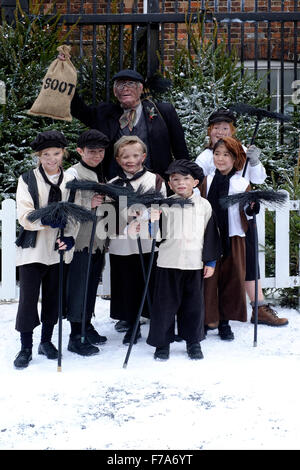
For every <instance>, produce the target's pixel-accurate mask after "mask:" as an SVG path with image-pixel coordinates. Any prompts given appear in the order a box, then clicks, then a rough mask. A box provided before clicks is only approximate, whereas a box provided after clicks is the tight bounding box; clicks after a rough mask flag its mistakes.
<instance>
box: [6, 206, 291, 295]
mask: <svg viewBox="0 0 300 470" xmlns="http://www.w3.org/2000/svg"><path fill="white" fill-rule="evenodd" d="M268 210H270V209H268ZM299 210H300V202H299V201H290V200H288V201H287V202H286V204H285V205H284V206H283V207H280V208H277V209H276V215H275V227H276V229H275V230H276V235H275V249H276V252H275V277H267V278H266V277H265V253H264V250H263V247H264V246H265V210H264V208H263V207H262V209H261V211H260V213H259V215H258V217H257V226H258V240H259V245H260V253H259V266H260V275H261V276H260V277H261V282H262V286H263V287H274V288H280V287H281V288H285V287H296V286H300V276H290V269H289V265H290V253H289V250H290V242H289V227H290V211H299ZM0 220H1V221H2V229H1V231H2V237H1V240H2V244H1V245H2V261H1V279H2V283H1V284H0V301H11V300H17V299H18V296H19V289H18V286H17V283H16V250H15V248H16V246H15V239H16V204H15V201H14V200H12V199H6V200H4V201H3V202H2V209H1V211H0ZM106 266H107V267H106V271H107V273H109V264H107V265H106ZM103 277H104V278H106V277H107V276H106V272H105V273H104V274H103Z"/></svg>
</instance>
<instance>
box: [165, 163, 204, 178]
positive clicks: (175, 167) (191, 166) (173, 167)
mask: <svg viewBox="0 0 300 470" xmlns="http://www.w3.org/2000/svg"><path fill="white" fill-rule="evenodd" d="M173 173H179V174H180V175H192V177H193V178H194V179H197V180H199V184H200V183H202V181H203V179H204V174H203V170H202V168H201V167H200V166H199V165H197V163H194V162H191V161H190V160H174V161H173V162H172V163H171V164H170V165H169V167H168V169H167V171H166V174H167V175H172V174H173Z"/></svg>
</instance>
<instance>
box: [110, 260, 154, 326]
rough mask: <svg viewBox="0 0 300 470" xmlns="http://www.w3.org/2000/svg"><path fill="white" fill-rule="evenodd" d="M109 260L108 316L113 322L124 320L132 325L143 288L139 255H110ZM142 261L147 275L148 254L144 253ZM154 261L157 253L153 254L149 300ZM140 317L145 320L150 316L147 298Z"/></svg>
mask: <svg viewBox="0 0 300 470" xmlns="http://www.w3.org/2000/svg"><path fill="white" fill-rule="evenodd" d="M109 259H110V279H111V301H110V316H111V318H113V319H115V320H126V321H128V322H130V323H134V322H135V320H136V317H137V314H138V312H139V308H140V304H141V301H142V297H143V291H144V287H145V281H144V277H143V271H142V265H141V260H140V255H129V256H119V255H111V254H110V255H109ZM143 259H144V264H145V270H146V273H147V270H148V265H149V260H150V253H144V254H143ZM156 259H157V253H154V261H153V266H152V271H151V277H150V282H149V295H150V298H151V299H152V294H153V288H154V279H155V271H156ZM142 315H143V317H146V318H149V316H150V312H149V307H148V304H147V298H146V300H145V304H144V309H143V313H142Z"/></svg>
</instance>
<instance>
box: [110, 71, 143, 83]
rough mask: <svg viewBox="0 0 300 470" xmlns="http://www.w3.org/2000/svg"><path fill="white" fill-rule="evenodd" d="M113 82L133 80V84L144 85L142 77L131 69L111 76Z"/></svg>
mask: <svg viewBox="0 0 300 470" xmlns="http://www.w3.org/2000/svg"><path fill="white" fill-rule="evenodd" d="M115 80H133V81H134V82H141V83H144V78H143V76H142V75H141V74H140V73H138V72H136V71H135V70H131V69H124V70H120V72H118V73H116V74H115V75H114V76H113V78H112V81H113V82H114V81H115Z"/></svg>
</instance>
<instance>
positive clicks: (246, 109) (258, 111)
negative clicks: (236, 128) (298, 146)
mask: <svg viewBox="0 0 300 470" xmlns="http://www.w3.org/2000/svg"><path fill="white" fill-rule="evenodd" d="M230 109H231V110H232V111H235V112H237V113H239V114H249V115H250V116H256V117H257V118H258V119H262V118H263V117H266V118H270V119H276V120H277V121H290V120H291V118H290V116H287V115H285V114H281V113H275V112H273V111H268V110H267V109H263V108H256V107H255V106H251V105H249V104H246V103H236V104H233V105H232V106H230Z"/></svg>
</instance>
